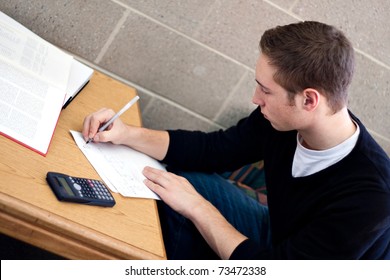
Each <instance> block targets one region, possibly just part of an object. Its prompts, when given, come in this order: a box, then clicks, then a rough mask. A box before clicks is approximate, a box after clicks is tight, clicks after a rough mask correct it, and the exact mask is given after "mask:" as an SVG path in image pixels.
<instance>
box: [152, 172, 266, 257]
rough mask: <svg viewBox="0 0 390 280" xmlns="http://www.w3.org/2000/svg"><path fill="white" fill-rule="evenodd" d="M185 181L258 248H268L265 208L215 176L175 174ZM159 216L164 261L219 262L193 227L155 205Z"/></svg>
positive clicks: (174, 214)
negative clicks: (203, 260) (212, 260)
mask: <svg viewBox="0 0 390 280" xmlns="http://www.w3.org/2000/svg"><path fill="white" fill-rule="evenodd" d="M175 173H176V174H177V175H180V176H183V177H185V178H187V180H188V181H189V182H190V183H191V184H192V185H193V186H194V187H195V189H196V190H197V191H198V192H199V193H200V194H201V195H202V196H203V197H204V198H205V199H207V200H208V201H210V202H211V203H212V204H213V205H214V206H215V207H216V208H217V209H218V210H219V211H220V212H221V213H222V215H223V216H224V217H225V218H226V220H228V221H229V223H231V224H232V225H233V226H234V227H235V228H236V229H237V230H238V231H240V232H241V233H242V234H244V235H245V236H247V237H248V238H250V239H252V240H253V241H255V242H257V244H258V245H259V246H260V248H262V249H266V248H269V247H270V246H271V234H270V225H269V215H268V207H266V206H264V205H261V204H260V203H259V202H257V201H256V200H254V199H253V198H251V197H249V196H247V195H246V194H245V193H244V192H243V191H241V190H239V189H238V188H237V187H236V186H234V185H233V184H232V183H230V182H229V181H227V180H226V179H224V178H222V177H221V176H219V175H218V174H215V173H214V174H206V173H197V172H175ZM158 205H159V213H160V219H161V226H162V231H163V237H164V243H165V248H166V252H167V257H168V259H180V260H187V259H198V260H200V259H219V257H218V256H217V254H215V253H214V251H213V250H212V249H211V248H210V247H209V245H208V244H207V242H206V241H205V240H204V239H203V237H202V235H201V234H200V233H199V231H198V230H197V229H196V227H195V226H194V224H193V223H192V222H191V221H190V220H188V219H186V218H185V217H183V216H182V215H180V214H178V213H177V212H175V211H174V210H172V209H171V208H170V207H169V206H167V205H166V204H165V203H164V202H162V201H160V202H159V204H158Z"/></svg>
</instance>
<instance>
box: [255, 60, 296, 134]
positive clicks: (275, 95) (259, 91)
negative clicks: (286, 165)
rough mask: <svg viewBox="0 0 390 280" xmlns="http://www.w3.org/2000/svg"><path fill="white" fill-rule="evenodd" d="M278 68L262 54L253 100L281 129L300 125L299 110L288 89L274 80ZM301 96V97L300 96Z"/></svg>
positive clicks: (274, 124) (290, 128)
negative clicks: (289, 95) (269, 62)
mask: <svg viewBox="0 0 390 280" xmlns="http://www.w3.org/2000/svg"><path fill="white" fill-rule="evenodd" d="M275 72H276V69H275V68H274V67H273V66H271V65H269V64H268V58H267V57H266V56H265V55H263V54H261V55H260V56H259V59H258V60H257V64H256V83H257V86H256V90H255V93H254V96H253V98H252V101H253V103H254V104H256V105H258V106H260V109H261V113H262V114H263V115H264V117H265V118H266V119H268V120H269V121H270V122H271V125H272V126H273V127H274V128H275V129H277V130H280V131H289V130H294V129H298V127H299V117H300V114H299V110H298V108H297V106H296V105H295V103H296V100H293V101H291V100H290V99H289V97H288V93H287V91H286V90H285V89H284V88H282V87H281V86H280V85H279V84H277V83H276V82H275V81H274V78H273V76H274V74H275ZM298 98H299V97H298Z"/></svg>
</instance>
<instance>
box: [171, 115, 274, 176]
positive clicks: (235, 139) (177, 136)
mask: <svg viewBox="0 0 390 280" xmlns="http://www.w3.org/2000/svg"><path fill="white" fill-rule="evenodd" d="M266 127H267V122H266V120H265V119H264V118H263V116H262V114H261V113H260V110H258V109H256V110H255V111H253V112H252V113H251V115H250V116H249V117H246V118H244V119H242V120H240V121H239V122H238V123H237V125H235V126H233V127H231V128H229V129H227V130H219V131H214V132H209V133H206V132H201V131H185V130H170V131H168V133H169V137H170V139H169V141H170V142H169V147H168V152H167V155H166V157H165V158H164V159H163V163H166V164H167V165H169V166H170V167H173V168H177V169H180V170H191V171H202V172H222V171H228V170H234V169H237V168H239V167H241V166H243V165H245V164H249V163H253V162H255V161H258V160H261V159H262V157H263V153H262V151H263V149H262V148H261V147H262V143H263V142H264V135H265V133H264V129H266ZM259 147H260V148H259Z"/></svg>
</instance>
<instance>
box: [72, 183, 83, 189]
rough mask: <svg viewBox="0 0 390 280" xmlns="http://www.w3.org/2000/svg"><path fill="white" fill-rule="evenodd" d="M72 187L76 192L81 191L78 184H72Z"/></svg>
mask: <svg viewBox="0 0 390 280" xmlns="http://www.w3.org/2000/svg"><path fill="white" fill-rule="evenodd" d="M73 187H74V188H75V189H76V190H78V191H80V190H81V186H80V185H79V184H77V183H74V184H73Z"/></svg>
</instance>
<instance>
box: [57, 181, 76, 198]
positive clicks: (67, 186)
mask: <svg viewBox="0 0 390 280" xmlns="http://www.w3.org/2000/svg"><path fill="white" fill-rule="evenodd" d="M57 180H58V181H59V182H60V184H61V186H63V187H64V189H65V190H66V192H67V194H69V195H72V196H74V193H73V191H72V189H71V188H70V186H69V185H68V182H66V180H65V178H64V177H57Z"/></svg>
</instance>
